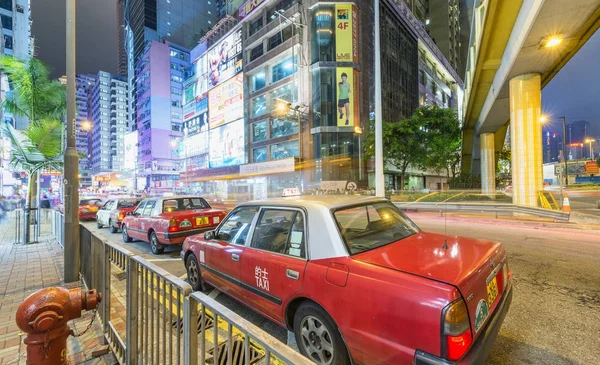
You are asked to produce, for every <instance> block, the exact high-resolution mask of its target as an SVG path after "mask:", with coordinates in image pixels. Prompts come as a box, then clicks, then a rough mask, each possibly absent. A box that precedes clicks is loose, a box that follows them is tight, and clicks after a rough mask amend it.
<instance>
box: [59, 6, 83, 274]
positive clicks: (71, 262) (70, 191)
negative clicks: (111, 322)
mask: <svg viewBox="0 0 600 365" xmlns="http://www.w3.org/2000/svg"><path fill="white" fill-rule="evenodd" d="M75 6H76V2H75V0H66V9H67V11H66V13H67V14H66V19H67V21H66V28H67V30H66V43H67V45H66V49H67V52H66V58H67V150H66V152H65V157H64V207H65V208H64V211H65V223H64V231H63V232H64V235H65V241H64V242H65V245H64V248H65V249H64V280H65V282H66V283H72V282H75V281H78V280H79V258H80V254H81V253H80V248H79V210H78V209H77V206H78V204H79V177H78V172H77V170H78V167H79V156H78V154H77V148H76V145H75V31H76V27H75V15H76V11H75Z"/></svg>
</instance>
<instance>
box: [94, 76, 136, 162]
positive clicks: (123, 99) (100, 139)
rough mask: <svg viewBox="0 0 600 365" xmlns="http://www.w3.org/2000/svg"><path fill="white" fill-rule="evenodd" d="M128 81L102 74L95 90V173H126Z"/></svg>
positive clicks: (97, 78)
mask: <svg viewBox="0 0 600 365" xmlns="http://www.w3.org/2000/svg"><path fill="white" fill-rule="evenodd" d="M127 95H128V93H127V81H126V80H125V79H124V78H123V77H121V76H117V75H113V74H110V73H108V72H104V71H100V72H98V75H97V77H96V82H95V84H94V86H93V88H92V97H91V114H92V124H93V127H92V154H91V155H92V173H93V174H99V173H102V172H120V171H122V170H123V161H124V159H123V151H124V146H125V145H124V142H123V137H124V135H125V134H126V133H127V131H128V125H127V120H128V113H127V108H128V100H127V99H128V96H127Z"/></svg>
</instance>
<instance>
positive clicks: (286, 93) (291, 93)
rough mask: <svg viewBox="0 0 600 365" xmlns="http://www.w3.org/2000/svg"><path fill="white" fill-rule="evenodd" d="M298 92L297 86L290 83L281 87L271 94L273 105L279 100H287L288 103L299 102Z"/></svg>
mask: <svg viewBox="0 0 600 365" xmlns="http://www.w3.org/2000/svg"><path fill="white" fill-rule="evenodd" d="M297 92H298V88H297V87H296V85H294V84H292V83H289V84H286V85H283V86H282V87H279V88H277V89H275V90H273V91H271V93H270V97H271V103H273V104H274V103H275V102H276V100H277V99H280V100H285V101H287V102H290V103H293V102H294V101H296V100H297V97H296V95H297Z"/></svg>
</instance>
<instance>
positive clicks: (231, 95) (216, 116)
mask: <svg viewBox="0 0 600 365" xmlns="http://www.w3.org/2000/svg"><path fill="white" fill-rule="evenodd" d="M208 105H209V107H208V112H209V113H208V114H209V116H210V129H213V128H217V127H219V126H221V125H223V124H227V123H230V122H233V121H235V120H238V119H240V118H244V74H243V73H240V74H238V75H236V76H235V77H233V78H232V79H230V80H227V81H225V82H224V83H223V84H221V85H219V86H217V87H215V88H214V89H212V90H211V91H209V92H208Z"/></svg>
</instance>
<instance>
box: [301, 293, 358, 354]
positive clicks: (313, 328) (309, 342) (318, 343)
mask: <svg viewBox="0 0 600 365" xmlns="http://www.w3.org/2000/svg"><path fill="white" fill-rule="evenodd" d="M294 333H295V334H296V342H297V343H298V348H299V349H300V352H301V353H302V355H304V356H306V357H308V358H309V359H310V360H312V361H313V362H315V363H317V364H321V365H346V364H350V358H349V356H348V350H347V349H346V346H345V345H344V341H343V340H342V336H341V335H340V332H339V330H338V328H337V326H336V325H335V322H333V320H332V319H331V317H329V315H328V314H327V313H326V312H325V311H324V310H323V309H322V308H321V307H319V306H318V305H316V304H315V303H312V302H307V303H304V304H302V305H301V306H300V308H298V311H296V314H295V315H294Z"/></svg>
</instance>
